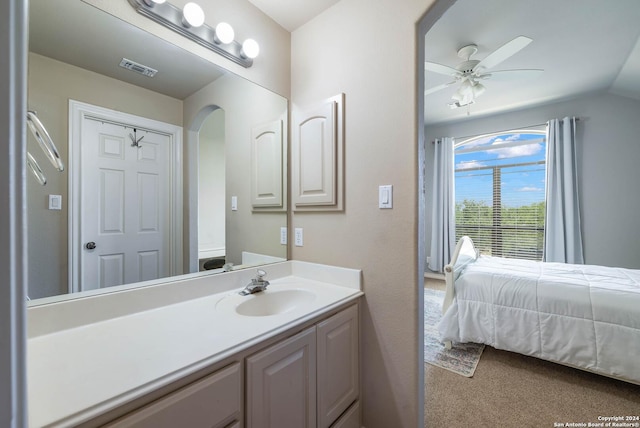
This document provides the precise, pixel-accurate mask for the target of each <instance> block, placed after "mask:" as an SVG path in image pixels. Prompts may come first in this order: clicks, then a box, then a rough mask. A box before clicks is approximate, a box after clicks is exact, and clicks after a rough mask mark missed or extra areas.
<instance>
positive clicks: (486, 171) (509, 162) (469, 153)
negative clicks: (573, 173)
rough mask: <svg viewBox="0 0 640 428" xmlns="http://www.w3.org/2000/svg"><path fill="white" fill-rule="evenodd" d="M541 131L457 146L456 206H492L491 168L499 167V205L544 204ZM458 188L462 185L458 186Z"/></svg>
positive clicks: (479, 139) (543, 157)
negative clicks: (470, 203) (478, 203)
mask: <svg viewBox="0 0 640 428" xmlns="http://www.w3.org/2000/svg"><path fill="white" fill-rule="evenodd" d="M545 146H546V144H545V133H544V131H539V132H537V131H523V132H518V133H508V134H500V135H492V136H487V137H479V138H475V139H472V140H467V141H466V142H462V144H460V145H456V149H455V153H456V154H455V170H456V204H458V203H463V201H464V200H465V199H466V200H475V201H482V202H485V203H486V204H487V205H491V204H492V198H493V174H494V167H496V166H502V168H501V174H502V181H501V185H502V194H503V198H502V205H503V206H507V207H518V206H523V205H530V204H532V203H536V202H539V201H541V200H544V187H545V166H544V164H543V163H542V164H540V162H544V160H545ZM458 184H461V185H458Z"/></svg>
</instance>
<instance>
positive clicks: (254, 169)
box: [251, 120, 286, 210]
mask: <svg viewBox="0 0 640 428" xmlns="http://www.w3.org/2000/svg"><path fill="white" fill-rule="evenodd" d="M283 153H284V150H283V140H282V121H281V120H276V121H273V122H269V123H266V124H263V125H258V126H254V127H253V128H252V129H251V206H252V207H253V209H254V210H256V209H266V208H270V209H283V208H284V199H283V198H282V195H283V189H282V187H283V169H282V165H283V164H284V163H285V162H286V159H284V158H283Z"/></svg>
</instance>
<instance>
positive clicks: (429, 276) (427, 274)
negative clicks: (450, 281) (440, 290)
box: [424, 271, 444, 281]
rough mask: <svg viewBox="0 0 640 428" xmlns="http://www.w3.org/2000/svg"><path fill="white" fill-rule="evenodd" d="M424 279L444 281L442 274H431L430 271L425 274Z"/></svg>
mask: <svg viewBox="0 0 640 428" xmlns="http://www.w3.org/2000/svg"><path fill="white" fill-rule="evenodd" d="M424 277H425V278H430V279H441V280H443V281H444V274H443V273H440V272H431V271H429V272H425V273H424Z"/></svg>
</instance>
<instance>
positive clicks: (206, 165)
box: [198, 109, 225, 270]
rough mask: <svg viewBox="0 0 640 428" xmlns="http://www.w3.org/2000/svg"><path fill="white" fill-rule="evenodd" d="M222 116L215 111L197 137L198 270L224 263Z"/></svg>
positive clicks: (223, 143) (223, 134) (223, 139)
mask: <svg viewBox="0 0 640 428" xmlns="http://www.w3.org/2000/svg"><path fill="white" fill-rule="evenodd" d="M224 121H225V115H224V110H222V109H216V110H214V111H213V112H211V113H210V114H209V116H207V118H206V119H205V120H204V122H203V123H202V126H201V127H200V131H199V133H198V260H199V267H200V270H210V269H217V268H221V267H222V266H223V265H224V262H225V154H224V152H225V129H224Z"/></svg>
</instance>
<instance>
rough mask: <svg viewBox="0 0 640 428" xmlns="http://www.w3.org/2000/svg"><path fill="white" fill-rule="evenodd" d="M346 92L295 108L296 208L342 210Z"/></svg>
mask: <svg viewBox="0 0 640 428" xmlns="http://www.w3.org/2000/svg"><path fill="white" fill-rule="evenodd" d="M343 121H344V94H340V95H337V96H335V97H332V98H330V99H328V100H326V101H325V102H324V103H322V104H320V105H318V106H315V107H311V108H305V109H300V110H298V111H296V112H294V129H293V142H292V146H291V163H292V168H291V169H292V172H291V174H292V184H291V187H292V198H293V205H294V210H296V211H318V210H322V211H327V210H328V211H340V210H342V209H343V199H344V195H343V189H344V168H343V166H344V161H343V157H344V125H343Z"/></svg>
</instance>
